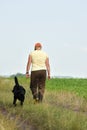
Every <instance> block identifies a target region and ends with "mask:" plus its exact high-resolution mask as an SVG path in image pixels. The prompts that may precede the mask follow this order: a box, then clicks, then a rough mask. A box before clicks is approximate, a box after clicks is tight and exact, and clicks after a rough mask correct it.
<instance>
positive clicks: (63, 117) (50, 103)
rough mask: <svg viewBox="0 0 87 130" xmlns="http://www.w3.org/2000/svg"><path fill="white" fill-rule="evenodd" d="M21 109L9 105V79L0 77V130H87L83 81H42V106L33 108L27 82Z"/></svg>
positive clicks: (23, 81)
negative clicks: (44, 85)
mask: <svg viewBox="0 0 87 130" xmlns="http://www.w3.org/2000/svg"><path fill="white" fill-rule="evenodd" d="M18 80H19V83H20V84H21V85H23V86H24V88H25V89H26V96H25V102H24V105H23V107H21V106H20V103H19V101H17V106H16V107H14V106H13V105H12V102H13V93H12V92H11V91H12V89H13V86H14V79H13V78H11V77H10V78H6V77H0V130H87V79H61V78H60V79H58V78H52V79H51V80H47V81H46V89H45V94H44V99H43V103H41V104H34V101H33V99H32V94H31V91H30V89H29V79H26V78H25V77H18Z"/></svg>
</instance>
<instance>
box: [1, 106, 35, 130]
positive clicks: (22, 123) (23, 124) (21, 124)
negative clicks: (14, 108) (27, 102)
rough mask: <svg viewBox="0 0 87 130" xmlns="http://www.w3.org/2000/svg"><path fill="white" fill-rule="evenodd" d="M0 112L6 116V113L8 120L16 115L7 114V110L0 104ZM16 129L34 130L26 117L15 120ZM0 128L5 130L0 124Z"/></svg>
mask: <svg viewBox="0 0 87 130" xmlns="http://www.w3.org/2000/svg"><path fill="white" fill-rule="evenodd" d="M0 112H1V113H2V114H3V115H4V116H6V115H8V119H9V120H15V119H16V115H15V114H9V112H8V111H7V110H6V109H5V108H4V107H2V106H0ZM16 125H17V129H18V130H36V128H35V127H34V126H32V125H31V124H30V123H29V120H28V119H25V120H24V119H22V118H21V117H20V118H19V119H18V120H17V124H16ZM0 128H1V129H2V130H5V129H4V127H3V126H2V125H1V124H0Z"/></svg>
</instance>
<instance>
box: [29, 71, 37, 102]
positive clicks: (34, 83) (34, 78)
mask: <svg viewBox="0 0 87 130" xmlns="http://www.w3.org/2000/svg"><path fill="white" fill-rule="evenodd" d="M37 80H38V79H37V72H36V71H32V72H31V81H30V89H31V91H32V95H33V99H35V100H37V98H38V93H37Z"/></svg>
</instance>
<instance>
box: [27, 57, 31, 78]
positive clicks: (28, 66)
mask: <svg viewBox="0 0 87 130" xmlns="http://www.w3.org/2000/svg"><path fill="white" fill-rule="evenodd" d="M31 59H32V58H31V55H29V57H28V62H27V66H26V77H29V70H30V66H31Z"/></svg>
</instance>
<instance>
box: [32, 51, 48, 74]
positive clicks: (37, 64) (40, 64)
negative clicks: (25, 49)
mask: <svg viewBox="0 0 87 130" xmlns="http://www.w3.org/2000/svg"><path fill="white" fill-rule="evenodd" d="M30 55H31V57H32V71H35V70H46V65H45V61H46V58H47V57H48V56H47V54H46V53H45V52H44V51H42V50H35V51H33V52H31V54H30Z"/></svg>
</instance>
